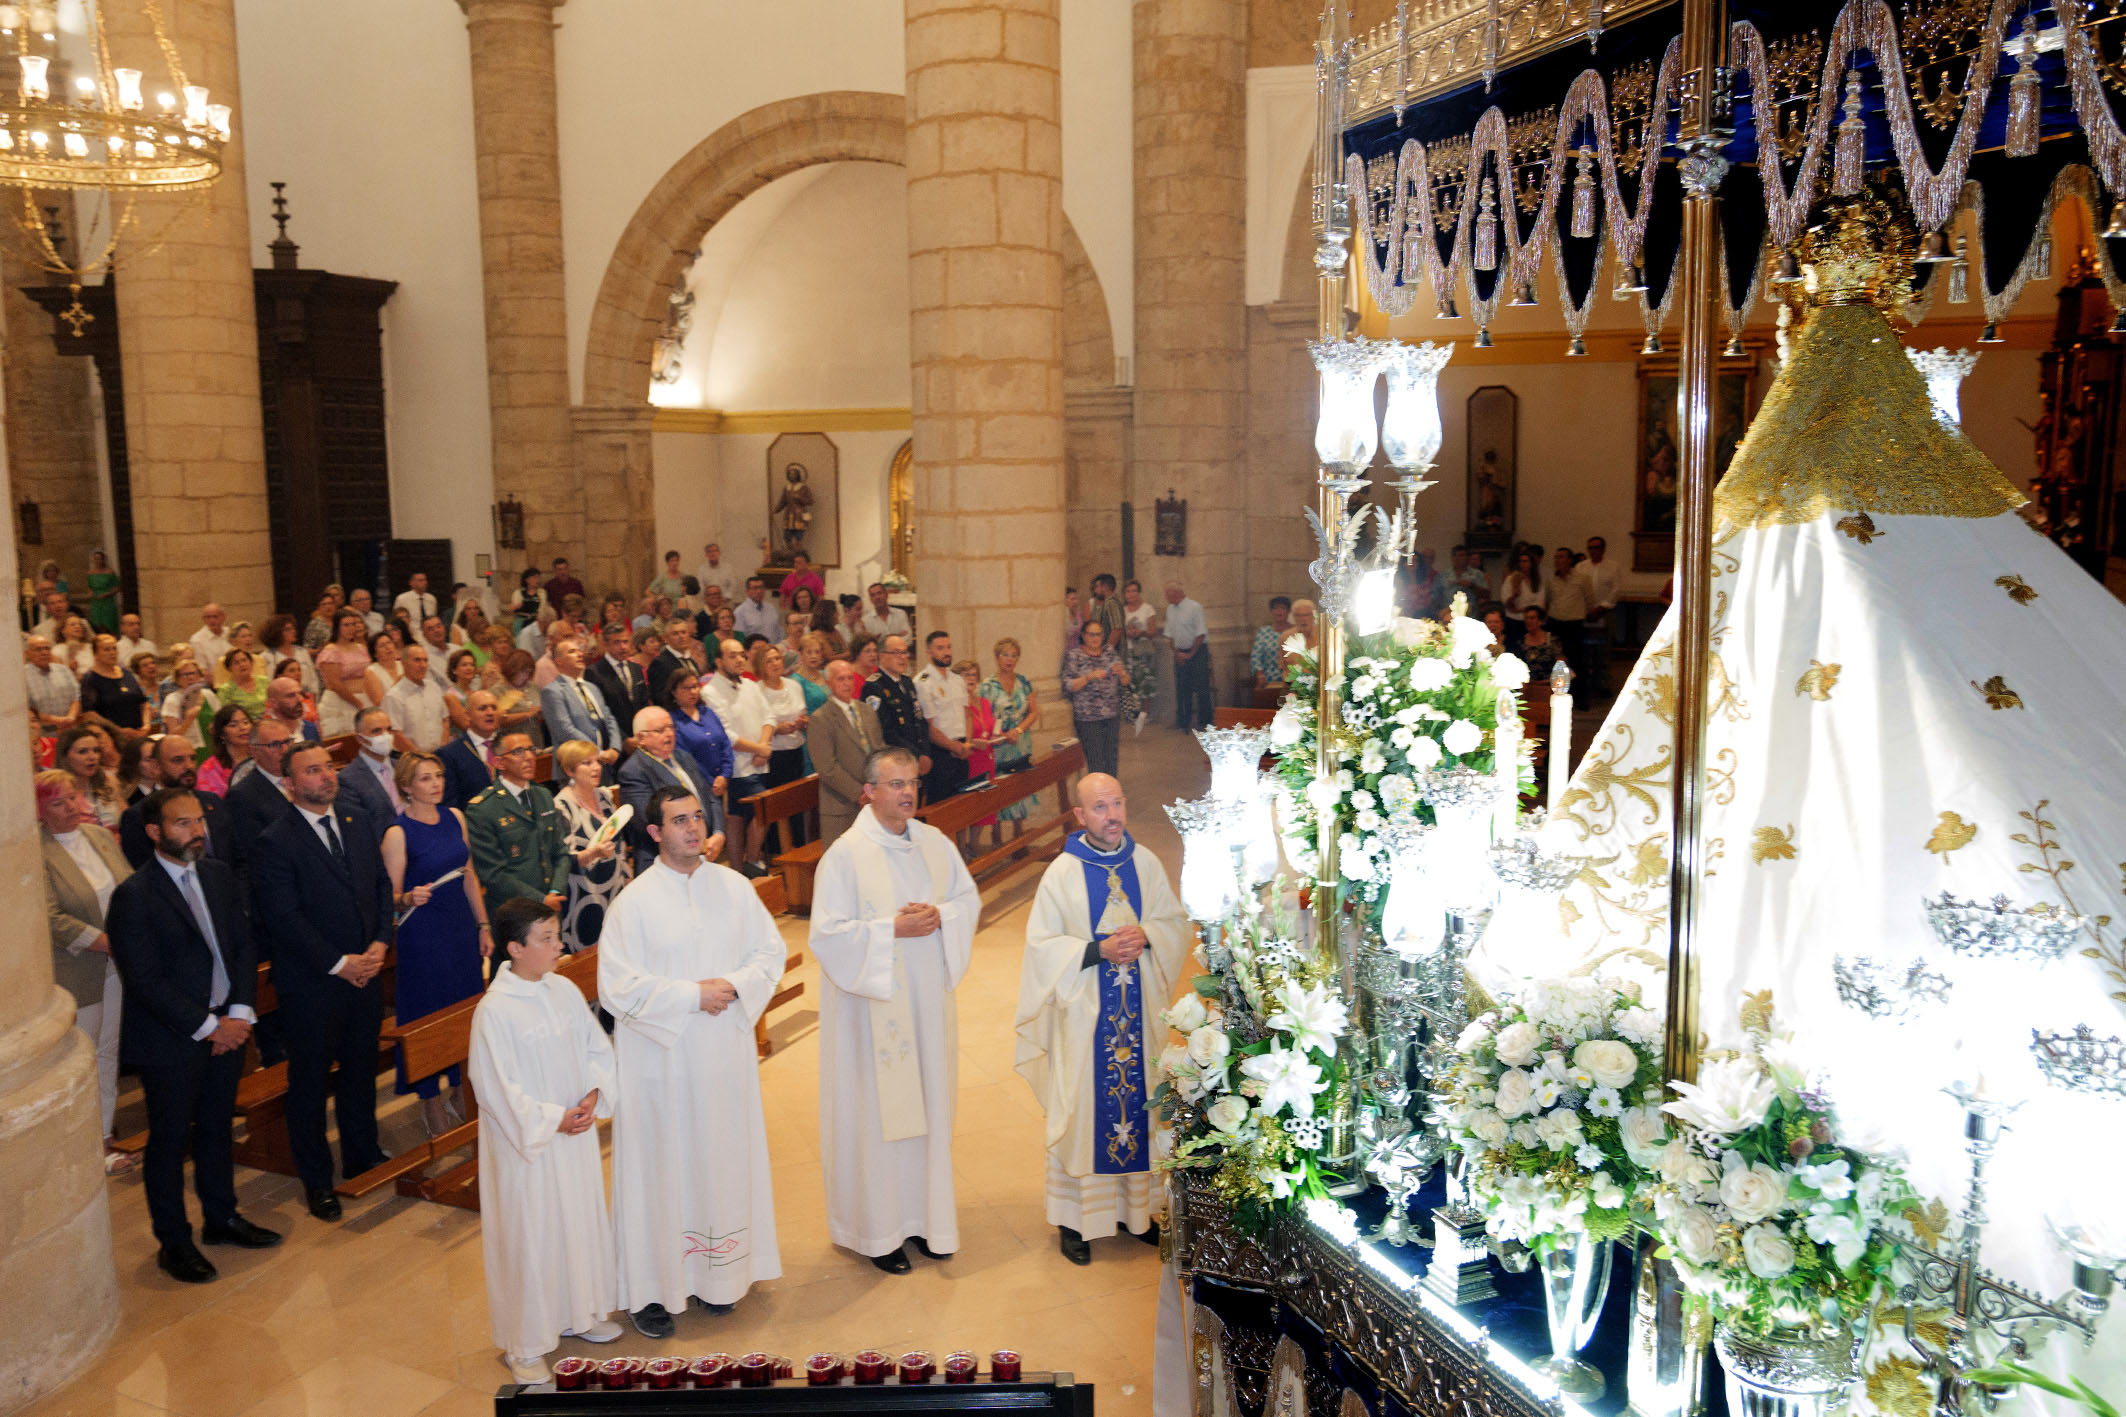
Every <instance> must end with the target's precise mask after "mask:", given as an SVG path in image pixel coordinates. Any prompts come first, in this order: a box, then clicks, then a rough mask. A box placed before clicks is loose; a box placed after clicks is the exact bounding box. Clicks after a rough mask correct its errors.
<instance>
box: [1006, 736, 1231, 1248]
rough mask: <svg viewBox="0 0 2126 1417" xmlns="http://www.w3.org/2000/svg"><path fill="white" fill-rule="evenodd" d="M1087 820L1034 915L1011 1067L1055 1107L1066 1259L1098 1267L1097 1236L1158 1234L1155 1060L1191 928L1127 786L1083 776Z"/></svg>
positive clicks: (1058, 1213) (1052, 1117)
mask: <svg viewBox="0 0 2126 1417" xmlns="http://www.w3.org/2000/svg"><path fill="white" fill-rule="evenodd" d="M1077 818H1078V825H1079V827H1080V828H1081V830H1079V831H1076V832H1073V833H1072V834H1071V835H1070V836H1069V837H1068V838H1066V839H1065V840H1064V843H1063V854H1062V855H1061V856H1059V857H1057V858H1056V860H1055V861H1054V863H1052V864H1051V865H1050V866H1049V868H1048V871H1047V873H1046V874H1045V875H1043V876H1042V877H1041V887H1040V890H1039V891H1038V892H1037V893H1036V894H1035V896H1034V902H1033V912H1032V914H1030V915H1029V916H1028V917H1027V920H1026V958H1025V962H1024V963H1023V965H1022V966H1021V968H1020V971H1019V1012H1018V1019H1017V1024H1016V1027H1017V1029H1018V1035H1019V1038H1018V1048H1017V1052H1016V1055H1015V1057H1014V1059H1013V1066H1014V1067H1016V1068H1017V1069H1018V1073H1019V1076H1021V1077H1023V1078H1025V1079H1026V1081H1027V1083H1028V1085H1030V1086H1031V1087H1032V1088H1033V1091H1034V1097H1035V1098H1036V1100H1038V1101H1039V1102H1040V1104H1041V1108H1042V1110H1043V1111H1044V1112H1046V1113H1047V1114H1048V1133H1047V1142H1048V1188H1047V1189H1048V1223H1049V1224H1051V1225H1053V1226H1055V1227H1056V1228H1057V1229H1058V1230H1059V1231H1061V1248H1062V1251H1063V1255H1064V1258H1066V1259H1068V1260H1069V1261H1070V1262H1071V1263H1072V1264H1089V1263H1091V1262H1092V1247H1091V1244H1090V1243H1089V1242H1090V1241H1093V1240H1097V1239H1100V1238H1101V1237H1103V1236H1107V1235H1112V1234H1114V1233H1115V1232H1116V1230H1118V1229H1124V1228H1126V1229H1128V1230H1129V1231H1130V1233H1131V1234H1133V1235H1135V1236H1137V1238H1139V1239H1140V1240H1143V1241H1144V1242H1145V1243H1146V1244H1157V1243H1158V1240H1159V1227H1158V1222H1157V1221H1156V1219H1155V1218H1154V1217H1153V1214H1152V1210H1153V1207H1152V1177H1151V1167H1152V1118H1151V1109H1150V1106H1149V1103H1150V1098H1151V1078H1150V1060H1151V1059H1152V1058H1153V1057H1154V1056H1156V1048H1157V1046H1158V1044H1159V1043H1160V1042H1162V1041H1163V1040H1164V1039H1165V1037H1166V1024H1165V1023H1164V1022H1163V1021H1162V1020H1161V1019H1160V1011H1161V1010H1163V1009H1164V1008H1165V1007H1166V1005H1167V1003H1168V1002H1169V1001H1170V1000H1171V999H1172V998H1173V997H1174V988H1175V985H1176V984H1177V982H1178V981H1179V979H1180V977H1181V968H1182V965H1183V964H1184V962H1185V957H1186V955H1187V953H1188V948H1189V926H1188V915H1187V913H1186V912H1185V911H1183V910H1182V908H1181V902H1180V901H1179V900H1178V899H1176V898H1175V895H1174V892H1173V888H1172V887H1171V886H1170V885H1168V884H1167V879H1166V868H1165V867H1163V866H1161V865H1160V864H1159V858H1158V857H1156V856H1154V855H1152V853H1151V852H1150V851H1148V850H1146V849H1145V848H1144V847H1141V846H1139V845H1137V843H1136V841H1135V840H1134V839H1133V838H1132V837H1131V836H1130V834H1129V804H1128V801H1127V800H1126V799H1125V798H1124V797H1123V794H1122V784H1121V783H1119V782H1117V781H1115V779H1113V778H1112V777H1109V776H1107V775H1106V774H1105V773H1091V774H1088V775H1087V776H1085V777H1083V778H1080V779H1079V780H1078V791H1077Z"/></svg>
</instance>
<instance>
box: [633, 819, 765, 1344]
mask: <svg viewBox="0 0 2126 1417" xmlns="http://www.w3.org/2000/svg"><path fill="white" fill-rule="evenodd" d="M643 816H644V818H645V819H646V821H647V822H648V824H649V825H648V830H649V834H650V838H651V840H653V841H655V842H656V843H657V859H656V860H655V861H653V862H652V863H650V866H649V868H648V869H647V870H645V871H644V872H643V873H642V874H641V875H639V876H637V877H636V878H635V879H634V880H633V881H632V882H630V883H629V884H628V887H627V889H625V890H623V891H622V892H621V893H620V897H619V899H617V900H615V901H614V902H613V908H612V910H611V911H610V912H609V913H608V914H607V915H606V917H605V929H604V933H603V934H601V935H600V936H599V937H598V999H599V1002H600V1003H602V1004H604V1005H605V1010H606V1012H607V1013H609V1014H611V1015H612V1016H613V1020H614V1027H613V1050H614V1053H615V1054H616V1056H617V1057H618V1059H619V1065H620V1095H621V1097H622V1098H623V1099H624V1100H623V1102H622V1104H621V1107H620V1111H619V1115H618V1117H617V1118H616V1119H615V1121H614V1124H613V1233H614V1237H615V1239H616V1241H617V1249H618V1251H619V1272H620V1304H621V1307H623V1308H625V1309H627V1310H629V1312H630V1314H631V1315H632V1317H633V1318H634V1321H635V1328H636V1330H637V1331H638V1332H640V1333H641V1334H642V1335H643V1337H645V1338H669V1337H671V1336H672V1333H673V1327H674V1326H673V1321H672V1311H673V1310H675V1309H682V1308H684V1307H685V1306H686V1303H687V1300H688V1299H689V1298H690V1297H691V1298H696V1299H699V1300H700V1301H701V1302H702V1305H703V1306H704V1307H705V1308H707V1309H708V1310H709V1311H710V1312H711V1313H724V1312H728V1311H729V1309H730V1307H731V1305H733V1304H735V1303H737V1302H738V1300H739V1299H740V1298H741V1297H743V1296H744V1294H745V1292H746V1290H747V1288H749V1287H750V1286H751V1285H753V1284H756V1283H758V1282H760V1281H761V1280H766V1279H774V1278H776V1277H777V1276H779V1275H780V1274H781V1273H782V1258H781V1255H780V1253H779V1252H778V1251H777V1249H776V1246H775V1195H774V1190H773V1187H772V1184H771V1182H770V1179H769V1175H768V1134H767V1124H766V1120H765V1117H764V1115H763V1113H762V1110H761V1101H760V1061H759V1057H758V1055H757V1054H756V1053H755V1052H754V1047H753V1024H754V1021H755V1020H756V1019H758V1018H759V1017H760V1016H761V1014H762V1013H763V1012H765V1011H766V1009H767V1007H768V1000H769V999H770V998H771V997H772V996H773V995H774V993H775V986H776V984H777V982H778V981H779V980H780V979H781V978H782V971H783V960H784V951H783V942H782V936H781V935H780V934H779V933H778V932H777V931H776V928H775V921H774V918H773V917H772V916H770V915H769V914H768V911H767V907H765V906H763V905H762V904H761V903H760V897H759V896H758V895H756V894H755V893H754V890H753V885H752V882H750V881H748V880H746V878H745V877H743V876H741V875H739V874H738V873H737V872H736V871H733V870H731V869H730V868H729V867H726V866H718V865H716V864H714V863H713V862H708V861H704V860H702V857H701V853H702V847H703V844H704V843H705V841H706V840H707V838H708V834H709V828H708V821H707V819H706V817H705V815H704V813H703V809H702V803H701V801H700V799H699V798H697V797H695V796H694V794H693V793H691V792H687V791H684V790H683V789H680V788H677V787H660V788H658V789H657V791H655V792H654V793H652V794H651V795H650V800H649V803H648V805H647V807H646V808H645V809H644V812H643Z"/></svg>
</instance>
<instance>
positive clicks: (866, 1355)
mask: <svg viewBox="0 0 2126 1417" xmlns="http://www.w3.org/2000/svg"><path fill="white" fill-rule="evenodd" d="M892 1363H893V1360H892V1359H891V1358H888V1357H887V1356H886V1355H885V1354H883V1353H881V1352H879V1351H878V1350H877V1349H876V1348H866V1349H865V1350H864V1351H863V1352H861V1353H859V1354H857V1355H856V1360H855V1364H856V1380H857V1381H858V1382H859V1383H864V1384H870V1383H882V1382H884V1381H886V1369H887V1368H888V1367H890V1366H892Z"/></svg>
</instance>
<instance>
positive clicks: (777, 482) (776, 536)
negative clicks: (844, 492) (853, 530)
mask: <svg viewBox="0 0 2126 1417" xmlns="http://www.w3.org/2000/svg"><path fill="white" fill-rule="evenodd" d="M840 473H841V453H840V451H839V450H838V449H837V448H836V447H835V446H834V441H833V440H832V439H831V438H829V437H828V436H827V435H826V434H824V433H785V434H783V435H782V436H781V437H779V438H777V439H776V440H775V441H774V442H772V443H770V444H769V445H768V499H767V511H768V519H767V520H768V535H767V549H766V553H765V554H766V556H767V559H768V563H769V564H770V565H771V566H787V565H789V564H790V562H791V558H792V557H794V556H795V555H797V553H798V552H800V551H801V552H803V553H804V554H805V556H806V557H807V558H808V559H809V560H810V561H811V562H812V564H813V565H814V566H835V565H839V564H840V563H841V516H840V497H839V492H840Z"/></svg>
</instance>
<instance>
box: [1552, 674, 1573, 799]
mask: <svg viewBox="0 0 2126 1417" xmlns="http://www.w3.org/2000/svg"><path fill="white" fill-rule="evenodd" d="M1549 779H1550V783H1549V788H1550V790H1549V792H1548V793H1547V794H1546V795H1547V802H1546V805H1547V806H1548V807H1549V809H1550V813H1551V815H1552V816H1556V815H1557V810H1558V803H1559V802H1560V801H1561V800H1563V798H1564V796H1565V784H1566V783H1567V782H1569V781H1571V779H1572V671H1571V670H1570V669H1568V668H1566V667H1565V661H1564V660H1562V659H1561V660H1559V661H1558V662H1557V665H1556V666H1555V667H1554V668H1553V669H1552V670H1551V672H1550V772H1549Z"/></svg>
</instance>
